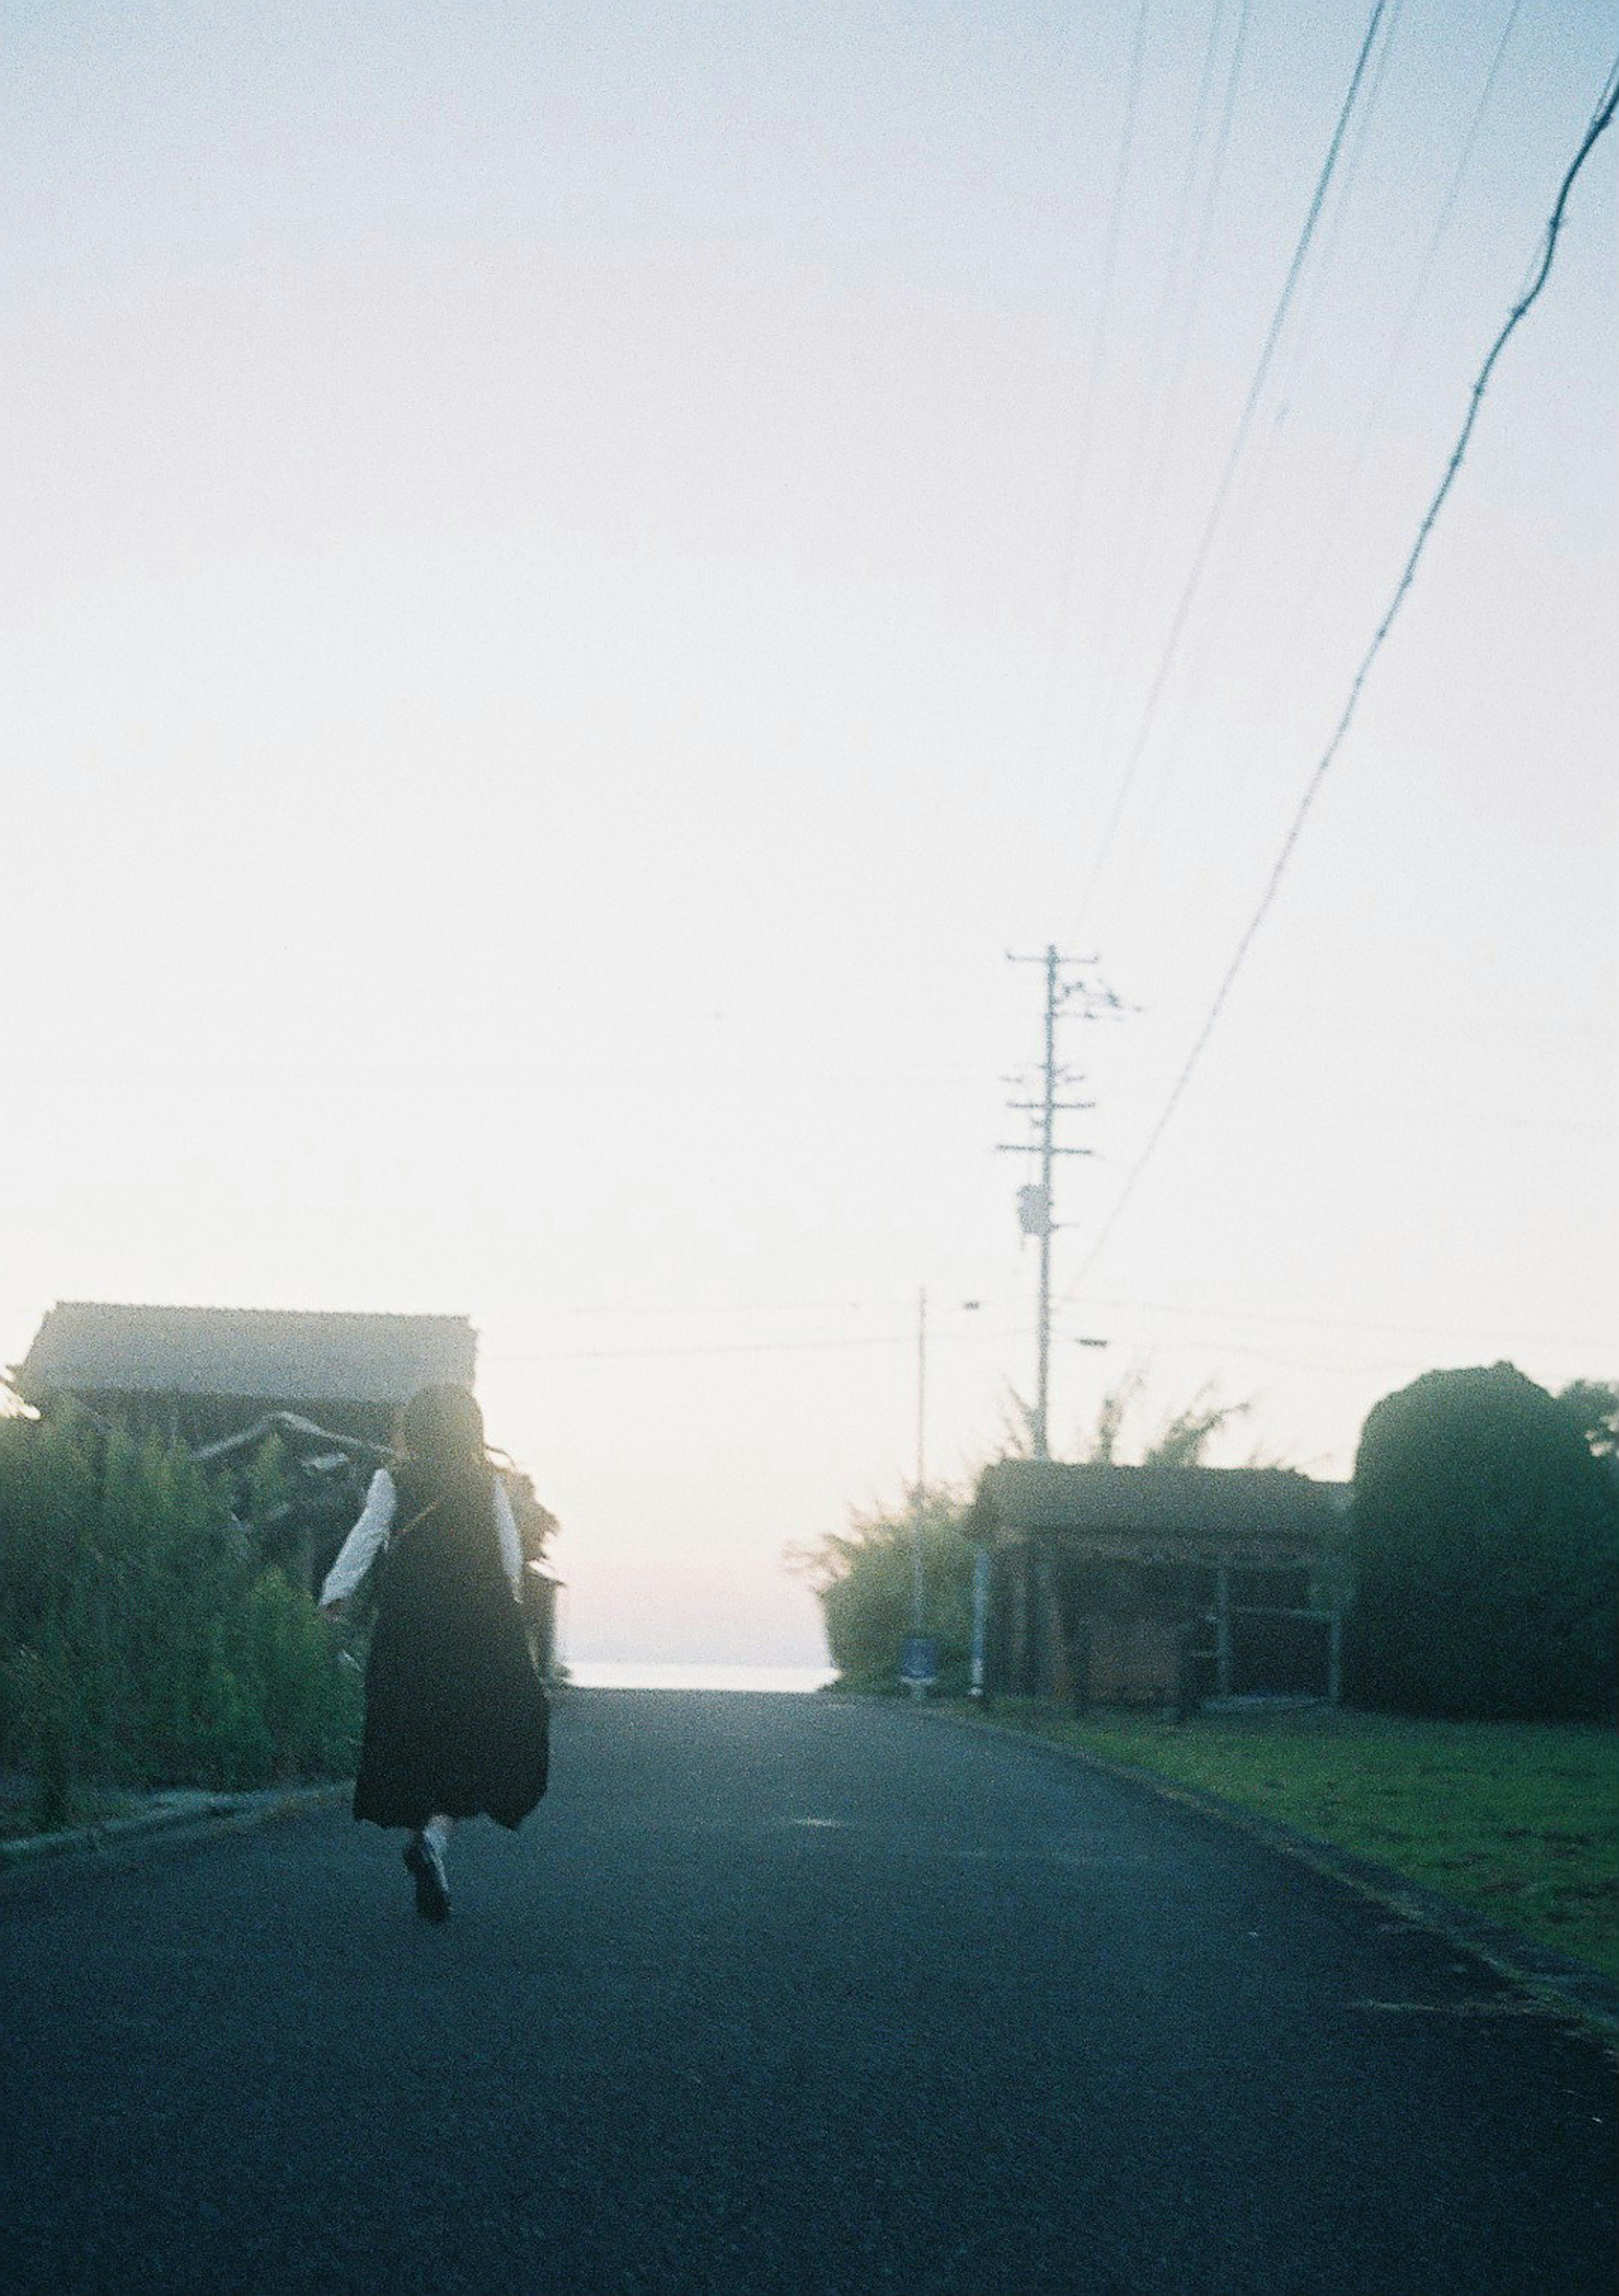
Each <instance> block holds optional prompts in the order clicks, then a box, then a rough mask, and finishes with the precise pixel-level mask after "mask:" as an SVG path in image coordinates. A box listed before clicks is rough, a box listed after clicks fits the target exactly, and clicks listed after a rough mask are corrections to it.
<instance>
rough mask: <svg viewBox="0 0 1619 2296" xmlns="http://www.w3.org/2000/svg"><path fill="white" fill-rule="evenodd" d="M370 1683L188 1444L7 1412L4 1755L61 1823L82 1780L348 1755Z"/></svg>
mask: <svg viewBox="0 0 1619 2296" xmlns="http://www.w3.org/2000/svg"><path fill="white" fill-rule="evenodd" d="M358 1702H359V1701H358V1682H357V1677H356V1676H355V1674H354V1673H353V1671H352V1669H344V1668H343V1667H342V1666H341V1665H340V1664H339V1656H338V1652H337V1651H336V1649H335V1647H334V1646H333V1644H332V1639H331V1635H330V1634H329V1632H328V1630H327V1629H326V1628H325V1626H324V1625H323V1622H322V1620H320V1618H319V1616H318V1614H317V1613H316V1611H315V1605H314V1603H312V1602H311V1601H310V1599H309V1597H308V1595H306V1594H305V1593H303V1592H302V1591H301V1590H300V1589H299V1588H298V1587H294V1586H292V1585H291V1584H290V1582H289V1580H288V1579H286V1578H285V1577H284V1576H283V1575H282V1573H281V1572H280V1571H279V1570H275V1569H274V1568H272V1567H268V1566H266V1564H265V1563H264V1562H263V1561H262V1559H261V1557H260V1555H259V1554H258V1549H257V1547H256V1546H255V1543H254V1540H253V1538H252V1536H251V1535H250V1533H249V1532H248V1531H247V1530H245V1529H243V1528H242V1526H241V1525H240V1524H239V1523H237V1522H236V1521H234V1520H233V1517H232V1515H231V1513H230V1509H229V1505H228V1504H227V1501H226V1498H225V1494H224V1492H223V1490H222V1488H220V1486H219V1485H218V1484H217V1483H216V1482H215V1481H214V1480H211V1479H210V1478H209V1476H208V1475H207V1474H206V1473H205V1472H203V1470H202V1469H201V1468H200V1466H199V1465H198V1464H197V1463H196V1461H195V1460H194V1459H192V1456H190V1454H189V1453H188V1452H187V1451H185V1450H184V1447H181V1446H178V1445H174V1444H166V1443H163V1442H161V1441H159V1440H157V1439H148V1440H146V1441H144V1442H138V1441H136V1440H135V1439H133V1438H131V1437H129V1436H127V1435H126V1434H124V1433H122V1432H121V1431H117V1430H112V1431H108V1430H106V1429H104V1428H102V1427H101V1426H99V1425H98V1424H95V1423H92V1422H90V1421H89V1420H87V1419H85V1418H72V1417H67V1418H62V1419H58V1420H53V1421H51V1422H49V1423H43V1424H42V1423H35V1422H31V1421H27V1420H18V1419H12V1420H6V1421H0V1766H4V1767H8V1768H13V1769H19V1770H22V1771H25V1772H27V1773H28V1774H29V1775H31V1776H32V1777H33V1779H34V1781H35V1792H36V1815H37V1817H38V1818H39V1820H40V1821H41V1822H42V1823H59V1822H61V1818H62V1817H63V1816H65V1815H66V1814H67V1813H68V1812H69V1810H70V1807H71V1804H72V1802H73V1799H74V1795H75V1792H76V1791H77V1789H78V1786H80V1785H81V1784H92V1783H94V1784H110V1785H124V1786H151V1785H193V1784H194V1785H209V1786H224V1787H244V1786H254V1785H262V1784H269V1783H270V1782H271V1781H272V1780H274V1779H276V1778H281V1777H287V1776H293V1775H311V1774H331V1773H332V1772H340V1771H342V1770H343V1769H345V1768H347V1767H348V1764H349V1762H350V1761H351V1759H352V1755H353V1750H354V1747H355V1744H356V1739H357V1727H358Z"/></svg>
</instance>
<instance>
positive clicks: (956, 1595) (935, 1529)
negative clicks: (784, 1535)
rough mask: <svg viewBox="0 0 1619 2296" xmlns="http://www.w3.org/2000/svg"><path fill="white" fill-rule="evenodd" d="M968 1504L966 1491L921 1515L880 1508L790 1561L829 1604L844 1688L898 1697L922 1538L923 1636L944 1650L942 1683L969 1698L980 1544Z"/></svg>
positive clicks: (926, 1502)
mask: <svg viewBox="0 0 1619 2296" xmlns="http://www.w3.org/2000/svg"><path fill="white" fill-rule="evenodd" d="M967 1507H968V1501H967V1498H966V1497H965V1495H964V1494H963V1493H961V1492H960V1491H957V1490H953V1489H948V1488H933V1489H930V1490H928V1492H927V1493H926V1494H925V1496H924V1497H923V1498H922V1499H921V1501H920V1505H919V1506H918V1507H917V1508H916V1509H915V1510H914V1511H913V1510H912V1508H911V1507H906V1508H904V1510H903V1511H902V1510H897V1509H888V1508H883V1507H879V1508H875V1509H873V1510H872V1511H871V1513H865V1514H856V1515H854V1517H853V1518H852V1521H851V1523H850V1527H849V1529H847V1530H846V1531H843V1532H838V1531H834V1532H831V1533H830V1534H829V1536H828V1537H826V1538H822V1539H820V1540H818V1541H816V1543H815V1544H814V1545H813V1546H804V1547H798V1548H796V1549H794V1550H793V1551H792V1552H791V1554H789V1558H788V1560H789V1564H790V1565H791V1567H792V1568H793V1569H794V1570H797V1572H798V1573H799V1574H800V1575H801V1576H802V1577H804V1578H805V1579H808V1580H809V1583H810V1585H811V1586H812V1587H814V1591H815V1594H816V1595H817V1596H818V1597H819V1599H820V1603H821V1610H822V1619H823V1620H824V1623H825V1626H826V1642H827V1650H828V1652H829V1654H830V1658H831V1661H832V1664H833V1665H834V1666H835V1667H836V1668H837V1669H838V1677H839V1683H840V1686H841V1687H843V1688H844V1689H849V1690H891V1689H895V1688H897V1686H898V1680H899V1654H900V1644H901V1643H902V1642H903V1641H904V1637H905V1636H906V1635H908V1634H909V1633H910V1632H911V1628H912V1586H913V1579H912V1570H913V1567H914V1565H913V1561H912V1557H913V1554H914V1551H915V1550H914V1540H915V1538H917V1536H918V1534H919V1531H920V1538H921V1542H922V1588H923V1611H922V1627H923V1631H924V1632H925V1633H927V1634H929V1635H934V1636H937V1638H938V1643H939V1682H940V1686H941V1688H943V1689H944V1690H947V1691H952V1690H953V1691H965V1690H966V1688H967V1677H968V1671H969V1665H970V1661H971V1652H972V1570H973V1546H972V1542H971V1540H970V1539H969V1538H968V1536H967V1530H966V1521H967Z"/></svg>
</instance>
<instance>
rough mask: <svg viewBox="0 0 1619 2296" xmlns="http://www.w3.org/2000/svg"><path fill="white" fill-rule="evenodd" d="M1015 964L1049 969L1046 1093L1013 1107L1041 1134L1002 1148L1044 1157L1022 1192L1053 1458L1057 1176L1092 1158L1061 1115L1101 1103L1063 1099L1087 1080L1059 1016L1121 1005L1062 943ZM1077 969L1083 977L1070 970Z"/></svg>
mask: <svg viewBox="0 0 1619 2296" xmlns="http://www.w3.org/2000/svg"><path fill="white" fill-rule="evenodd" d="M1007 955H1008V957H1009V959H1010V962H1011V963H1012V964H1039V965H1043V966H1044V968H1045V1057H1044V1059H1043V1062H1041V1077H1042V1086H1043V1088H1042V1092H1041V1096H1040V1098H1039V1099H1038V1100H1015V1101H1012V1102H1010V1103H1009V1105H1010V1107H1012V1108H1015V1109H1023V1110H1026V1111H1028V1112H1029V1113H1030V1114H1032V1115H1033V1116H1034V1118H1035V1119H1037V1122H1036V1136H1035V1137H1034V1139H1033V1140H1020V1141H1008V1140H1003V1141H1002V1142H1001V1144H1000V1145H1001V1148H1002V1152H1004V1153H1006V1154H1008V1155H1012V1156H1038V1157H1039V1159H1040V1177H1039V1179H1038V1180H1037V1181H1034V1182H1032V1183H1030V1184H1029V1185H1026V1186H1024V1187H1021V1188H1019V1189H1018V1218H1019V1220H1020V1222H1021V1224H1022V1227H1023V1232H1024V1234H1025V1235H1033V1236H1037V1237H1038V1238H1039V1241H1040V1320H1039V1330H1038V1346H1039V1357H1038V1367H1037V1374H1036V1381H1035V1388H1034V1427H1033V1430H1032V1432H1033V1435H1034V1456H1035V1457H1036V1458H1037V1459H1049V1458H1050V1457H1051V1441H1050V1435H1051V1238H1052V1236H1053V1234H1055V1233H1056V1229H1057V1221H1056V1220H1055V1218H1053V1217H1052V1214H1053V1209H1054V1201H1055V1199H1054V1193H1053V1186H1052V1176H1053V1172H1054V1170H1055V1166H1056V1160H1057V1158H1058V1157H1059V1156H1089V1155H1091V1154H1092V1153H1093V1151H1092V1150H1091V1149H1089V1148H1074V1147H1069V1146H1067V1145H1066V1144H1063V1143H1060V1142H1059V1140H1058V1138H1057V1119H1058V1117H1059V1115H1060V1114H1063V1113H1065V1112H1067V1111H1069V1110H1075V1109H1091V1108H1094V1107H1095V1105H1096V1103H1095V1102H1094V1101H1090V1100H1059V1098H1058V1097H1057V1095H1058V1092H1059V1089H1060V1087H1062V1086H1063V1085H1065V1084H1068V1083H1073V1082H1077V1081H1081V1079H1079V1078H1075V1075H1074V1073H1073V1071H1072V1070H1067V1069H1063V1068H1061V1067H1059V1064H1058V1059H1057V1024H1058V1021H1059V1020H1062V1019H1066V1018H1071V1017H1078V1018H1081V1019H1083V1020H1087V1021H1093V1020H1096V1019H1098V1018H1099V1017H1100V1015H1101V1014H1102V1013H1116V1012H1118V1011H1119V1010H1120V1009H1121V1007H1120V1005H1119V1000H1118V998H1117V997H1116V996H1115V995H1114V993H1113V991H1112V989H1110V988H1106V987H1104V986H1103V985H1102V983H1101V982H1100V981H1097V980H1091V979H1089V978H1087V977H1086V976H1085V974H1084V973H1083V972H1081V971H1080V968H1082V967H1087V968H1088V967H1090V966H1092V965H1094V964H1095V963H1096V962H1097V960H1096V958H1095V957H1093V956H1085V957H1072V956H1062V955H1059V953H1058V951H1057V949H1056V947H1054V946H1052V945H1051V944H1048V945H1047V947H1046V951H1045V954H1044V955H1043V956H1014V955H1012V954H1011V952H1010V950H1009V951H1008V952H1007ZM1066 973H1067V974H1072V973H1077V974H1078V977H1077V978H1065V974H1066Z"/></svg>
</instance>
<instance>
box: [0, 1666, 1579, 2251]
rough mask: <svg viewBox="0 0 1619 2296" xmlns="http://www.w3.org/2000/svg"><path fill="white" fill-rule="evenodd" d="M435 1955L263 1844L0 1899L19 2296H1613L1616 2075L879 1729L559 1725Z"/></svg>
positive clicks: (740, 1711) (1332, 1918)
mask: <svg viewBox="0 0 1619 2296" xmlns="http://www.w3.org/2000/svg"><path fill="white" fill-rule="evenodd" d="M557 1742H558V1743H557V1765H556V1772H555V1784H554V1785H553V1789H552V1794H551V1796H550V1797H549V1799H548V1800H547V1801H546V1802H545V1803H544V1804H543V1805H542V1807H541V1808H540V1810H539V1812H538V1813H537V1814H536V1816H535V1818H533V1819H532V1820H530V1822H529V1824H528V1825H527V1827H525V1829H524V1831H523V1833H522V1834H521V1835H520V1836H519V1837H517V1838H516V1839H512V1838H511V1837H510V1836H507V1835H504V1834H502V1833H498V1832H497V1831H496V1829H495V1828H494V1827H492V1826H489V1825H487V1824H486V1825H476V1826H472V1827H469V1828H467V1829H465V1830H464V1831H463V1832H462V1834H460V1835H459V1836H458V1838H457V1840H456V1842H455V1845H454V1852H453V1867H452V1873H453V1880H454V1890H455V1905H454V1915H453V1917H452V1919H451V1921H450V1922H449V1923H448V1924H446V1926H445V1927H444V1928H443V1929H435V1928H432V1927H430V1926H429V1925H428V1924H426V1923H422V1922H421V1921H419V1920H418V1918H417V1917H416V1915H415V1914H414V1912H413V1905H412V1898H411V1893H410V1886H409V1883H408V1881H407V1879H406V1877H405V1873H404V1870H403V1868H402V1866H400V1863H399V1856H398V1837H397V1836H383V1835H381V1834H380V1833H378V1832H377V1831H376V1830H375V1829H374V1828H372V1827H361V1826H356V1825H354V1824H353V1823H352V1821H350V1820H349V1819H348V1816H347V1815H346V1814H335V1815H326V1814H320V1815H315V1816H302V1817H298V1818H292V1819H283V1820H281V1821H278V1822H274V1823H271V1824H268V1825H264V1826H262V1827H260V1828H258V1830H257V1831H254V1832H249V1833H237V1834H233V1835H229V1836H227V1837H225V1838H224V1839H219V1840H216V1841H210V1842H208V1843H207V1844H204V1845H198V1846H194V1847H191V1848H182V1847H171V1848H168V1849H153V1850H152V1851H151V1852H150V1853H149V1854H148V1855H147V1856H146V1857H143V1858H141V1859H138V1860H132V1861H130V1862H127V1863H125V1864H121V1865H116V1866H111V1867H110V1868H95V1869H94V1870H91V1869H87V1868H86V1867H85V1866H77V1867H75V1868H73V1869H72V1870H61V1869H58V1870H56V1871H53V1872H42V1873H38V1874H31V1875H29V1876H28V1877H26V1878H23V1879H20V1880H17V1881H14V1882H10V1883H8V1884H7V1886H6V1888H5V1889H4V1891H0V1988H3V1994H4V1998H3V2017H4V2022H3V2025H0V2037H3V2046H4V2079H3V2080H0V2100H3V2101H0V2290H4V2292H6V2296H12V2292H19V2296H20V2292H23V2291H45V2290H49V2291H51V2292H53V2296H81V2292H83V2296H89V2292H94V2291H103V2290H104V2291H112V2290H117V2291H119V2292H120V2296H123V2292H134V2296H171V2292H174V2296H178V2292H186V2296H192V2292H195V2296H202V2292H209V2296H215V2292H232V2296H235V2292H243V2296H283V2292H288V2296H290V2292H294V2291H298V2292H305V2291H307V2292H310V2296H315V2292H319V2296H348V2292H366V2296H370V2292H373V2291H374V2292H386V2296H417V2292H433V2296H438V2292H452V2291H460V2290H467V2291H478V2292H479V2296H506V2292H519V2291H520V2292H523V2296H552V2292H555V2296H642V2292H648V2296H882V2292H887V2291H889V2290H893V2291H903V2292H906V2296H946V2292H950V2296H1046V2292H1052V2296H1056V2292H1062V2296H1216V2292H1219V2296H1284V2292H1285V2296H1385V2292H1386V2296H1446V2292H1450V2291H1455V2292H1458V2296H1460V2292H1463V2291H1465V2292H1466V2296H1492V2292H1499V2296H1534V2292H1538V2291H1545V2292H1547V2296H1611V2291H1612V2290H1613V2289H1614V2287H1615V2284H1616V2282H1619V2243H1616V2241H1615V2207H1614V2201H1615V2144H1614V2138H1615V2083H1614V2078H1613V2071H1612V2066H1611V2064H1610V2062H1609V2061H1608V2059H1607V2056H1606V2054H1605V2053H1604V2052H1603V2050H1602V2049H1601V2048H1600V2047H1599V2046H1598V2045H1597V2044H1596V2043H1595V2042H1594V2041H1592V2040H1591V2039H1590V2038H1586V2037H1585V2036H1584V2035H1582V2033H1580V2032H1579V2031H1577V2030H1568V2029H1566V2027H1565V2026H1564V2025H1563V2024H1561V2023H1560V2022H1558V2021H1557V2020H1556V2019H1555V2018H1552V2017H1549V2016H1547V2015H1544V2014H1541V2013H1525V2004H1524V2003H1523V2001H1522V2000H1521V1998H1520V1997H1517V1996H1515V1995H1514V1994H1513V1993H1512V1992H1510V1991H1509V1989H1507V1988H1506V1987H1505V1986H1504V1985H1503V1984H1501V1983H1500V1981H1499V1980H1496V1979H1495V1978H1493V1977H1492V1975H1491V1974H1490V1972H1487V1971H1486V1970H1485V1969H1484V1966H1483V1964H1477V1963H1475V1962H1473V1961H1472V1960H1470V1959H1469V1958H1468V1957H1467V1956H1465V1955H1460V1954H1459V1953H1458V1952H1457V1951H1456V1950H1455V1949H1453V1948H1451V1947H1449V1946H1447V1945H1446V1944H1445V1943H1444V1942H1443V1940H1441V1939H1437V1938H1435V1937H1433V1936H1431V1935H1429V1934H1428V1933H1427V1932H1425V1931H1419V1930H1417V1929H1413V1928H1410V1927H1408V1926H1406V1925H1404V1924H1402V1923H1395V1922H1394V1921H1392V1920H1391V1919H1390V1918H1389V1917H1388V1916H1387V1915H1385V1914H1382V1913H1380V1912H1379V1911H1378V1909H1377V1908H1376V1907H1372V1906H1370V1904H1368V1903H1366V1902H1364V1901H1363V1900H1361V1899H1360V1898H1357V1897H1355V1896H1353V1895H1352V1894H1351V1893H1350V1892H1348V1891H1346V1890H1343V1889H1342V1888H1340V1887H1339V1886H1338V1885H1337V1884H1335V1883H1332V1882H1327V1881H1325V1880H1323V1879H1321V1877H1319V1876H1317V1875H1315V1874H1312V1873H1311V1872H1309V1871H1308V1870H1306V1869H1304V1868H1303V1867H1301V1866H1296V1865H1295V1864H1294V1863H1292V1862H1291V1861H1289V1860H1288V1859H1286V1858H1284V1857H1280V1856H1278V1855H1276V1854H1274V1853H1273V1852H1271V1851H1270V1850H1268V1849H1263V1848H1262V1847H1260V1846H1259V1845H1257V1844H1256V1843H1255V1842H1254V1841H1252V1840H1251V1839H1249V1838H1247V1836H1244V1835H1241V1834H1239V1833H1227V1832H1226V1831H1224V1830H1222V1828H1221V1827H1220V1826H1219V1825H1218V1824H1216V1823H1215V1822H1214V1821H1212V1820H1210V1819H1208V1818H1206V1817H1203V1816H1198V1815H1197V1814H1195V1813H1193V1812H1191V1811H1189V1810H1184V1809H1182V1808H1177V1807H1176V1806H1174V1805H1173V1804H1171V1803H1168V1802H1165V1801H1163V1800H1158V1799H1157V1798H1156V1797H1155V1796H1153V1795H1152V1794H1150V1793H1149V1792H1145V1791H1143V1790H1141V1789H1139V1788H1136V1787H1133V1786H1131V1785H1128V1784H1121V1783H1119V1782H1117V1781H1116V1780H1112V1779H1109V1778H1107V1777H1105V1776H1102V1775H1099V1774H1093V1773H1090V1772H1087V1771H1085V1770H1083V1769H1082V1768H1080V1767H1077V1766H1075V1765H1074V1764H1072V1763H1069V1762H1066V1761H1064V1760H1062V1759H1060V1758H1059V1757H1058V1756H1056V1755H1055V1754H1053V1753H1051V1751H1048V1750H1046V1749H1043V1748H1041V1747H1039V1746H1036V1745H1033V1744H1029V1743H1023V1742H1019V1741H1017V1740H1014V1739H1010V1738H1002V1737H1001V1736H999V1735H993V1736H992V1735H987V1734H985V1735H979V1734H974V1733H970V1732H969V1731H966V1730H963V1729H961V1728H957V1727H953V1726H950V1725H949V1724H947V1723H944V1722H939V1721H935V1720H930V1719H928V1718H924V1717H918V1716H916V1715H913V1714H912V1713H911V1712H909V1711H907V1710H903V1709H899V1708H885V1707H872V1706H868V1705H855V1704H838V1703H836V1702H829V1701H825V1700H816V1699H806V1698H805V1699H789V1698H751V1697H738V1696H728V1697H726V1696H699V1695H694V1694H687V1693H623V1692H600V1691H593V1692H583V1693H574V1694H573V1695H572V1696H571V1697H570V1698H568V1700H567V1701H566V1702H564V1704H563V1707H562V1709H561V1711H560V1716H559V1721H558V1731H557Z"/></svg>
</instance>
